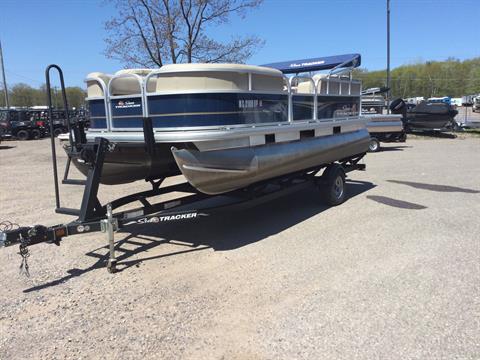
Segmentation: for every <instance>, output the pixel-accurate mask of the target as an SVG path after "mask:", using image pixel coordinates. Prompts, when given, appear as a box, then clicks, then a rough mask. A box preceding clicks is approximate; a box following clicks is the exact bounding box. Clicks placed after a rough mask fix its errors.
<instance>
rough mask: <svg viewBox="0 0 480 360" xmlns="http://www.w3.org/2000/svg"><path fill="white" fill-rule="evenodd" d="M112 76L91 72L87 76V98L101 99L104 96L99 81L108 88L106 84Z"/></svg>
mask: <svg viewBox="0 0 480 360" xmlns="http://www.w3.org/2000/svg"><path fill="white" fill-rule="evenodd" d="M111 78H112V75H110V74H104V73H101V72H92V73H90V74H88V75H87V97H89V98H92V97H103V96H105V94H104V93H103V89H102V87H101V85H100V83H99V80H101V81H103V82H104V83H105V85H106V86H107V88H108V83H109V82H110V79H111Z"/></svg>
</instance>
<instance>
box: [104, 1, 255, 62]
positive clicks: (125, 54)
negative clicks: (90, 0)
mask: <svg viewBox="0 0 480 360" xmlns="http://www.w3.org/2000/svg"><path fill="white" fill-rule="evenodd" d="M107 1H111V2H113V3H114V4H115V5H116V8H117V11H118V13H117V16H116V17H114V18H113V19H112V20H110V21H108V22H106V23H105V28H106V30H107V33H108V35H109V36H108V37H107V38H106V39H105V42H106V45H107V46H106V49H105V54H106V55H107V56H108V57H110V58H115V59H119V60H121V61H123V62H124V63H125V65H127V66H130V65H141V66H162V65H163V64H164V63H166V62H171V63H177V62H184V61H185V62H192V61H196V62H245V61H246V60H247V59H248V58H249V57H250V56H251V55H252V54H253V53H254V51H256V50H257V49H258V48H260V47H261V46H263V43H264V42H263V40H261V39H259V38H258V37H256V36H246V37H243V38H241V37H235V38H232V39H231V40H230V41H228V42H219V41H216V40H215V39H213V38H210V37H209V36H208V35H207V34H211V33H214V31H212V30H214V29H215V28H216V27H219V26H221V25H223V24H226V23H228V22H229V20H230V17H231V16H233V15H235V16H237V17H240V18H244V17H245V14H246V13H247V11H248V10H250V9H255V8H257V7H259V6H260V5H261V3H262V1H263V0H107Z"/></svg>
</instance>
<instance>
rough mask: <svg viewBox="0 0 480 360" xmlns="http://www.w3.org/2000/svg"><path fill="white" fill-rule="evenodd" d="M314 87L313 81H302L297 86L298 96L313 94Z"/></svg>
mask: <svg viewBox="0 0 480 360" xmlns="http://www.w3.org/2000/svg"><path fill="white" fill-rule="evenodd" d="M313 90H314V87H313V84H312V82H311V81H302V82H301V83H299V84H298V86H297V93H298V94H313V92H314V91H313Z"/></svg>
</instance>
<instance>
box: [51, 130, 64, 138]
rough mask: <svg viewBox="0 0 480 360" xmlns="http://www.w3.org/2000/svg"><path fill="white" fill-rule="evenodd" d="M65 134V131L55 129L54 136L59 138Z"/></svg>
mask: <svg viewBox="0 0 480 360" xmlns="http://www.w3.org/2000/svg"><path fill="white" fill-rule="evenodd" d="M60 134H63V130H62V129H60V128H56V129H53V136H54V137H58V135H60Z"/></svg>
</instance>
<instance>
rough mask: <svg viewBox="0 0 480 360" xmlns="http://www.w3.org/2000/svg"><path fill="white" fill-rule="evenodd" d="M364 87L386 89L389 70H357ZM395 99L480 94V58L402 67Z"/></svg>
mask: <svg viewBox="0 0 480 360" xmlns="http://www.w3.org/2000/svg"><path fill="white" fill-rule="evenodd" d="M355 77H356V78H358V79H360V80H362V81H363V88H364V89H368V88H372V87H378V86H385V82H386V73H385V70H379V71H370V72H369V71H367V70H363V69H360V70H358V69H357V70H355ZM391 79H392V81H391V93H392V96H393V97H403V98H407V97H415V96H423V97H426V98H429V97H433V96H451V97H460V96H463V95H470V94H478V93H480V58H478V57H477V58H473V59H469V60H464V61H459V60H456V59H453V58H449V59H447V60H446V61H428V62H426V63H417V64H409V65H403V66H399V67H397V68H395V69H393V70H392V73H391Z"/></svg>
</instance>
